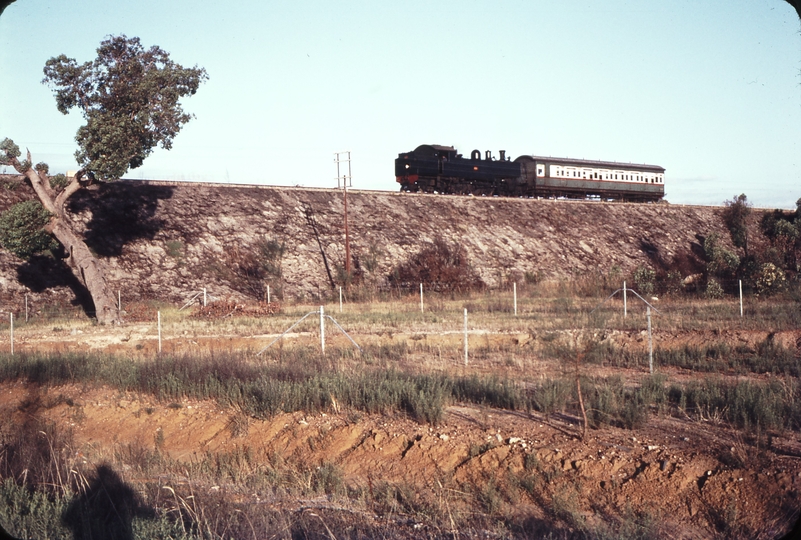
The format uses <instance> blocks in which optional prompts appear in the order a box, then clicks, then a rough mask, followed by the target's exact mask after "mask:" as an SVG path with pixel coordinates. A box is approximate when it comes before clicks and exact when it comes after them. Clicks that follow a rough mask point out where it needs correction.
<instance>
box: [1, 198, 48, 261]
mask: <svg viewBox="0 0 801 540" xmlns="http://www.w3.org/2000/svg"><path fill="white" fill-rule="evenodd" d="M51 216H52V214H51V213H50V212H48V211H47V210H45V208H44V207H43V206H42V204H41V203H40V202H39V201H25V202H21V203H18V204H15V205H14V206H12V207H11V208H9V209H8V210H6V211H5V212H3V213H2V214H0V245H2V246H3V247H4V248H5V249H7V250H9V251H10V252H12V253H13V254H15V255H16V256H17V257H20V258H21V259H29V258H30V257H32V256H33V255H35V254H37V253H41V252H42V251H47V250H49V249H55V248H56V247H57V246H58V244H57V243H56V241H55V240H54V239H53V237H52V236H50V234H48V233H47V232H45V231H44V230H43V228H44V226H45V225H47V224H48V222H49V221H50V217H51Z"/></svg>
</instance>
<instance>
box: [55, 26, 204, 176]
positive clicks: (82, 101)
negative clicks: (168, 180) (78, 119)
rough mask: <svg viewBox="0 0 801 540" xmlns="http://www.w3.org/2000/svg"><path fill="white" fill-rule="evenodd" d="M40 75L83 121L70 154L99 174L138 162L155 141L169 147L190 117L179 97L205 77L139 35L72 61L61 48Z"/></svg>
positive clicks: (64, 107)
mask: <svg viewBox="0 0 801 540" xmlns="http://www.w3.org/2000/svg"><path fill="white" fill-rule="evenodd" d="M44 74H45V77H44V80H43V82H44V83H46V84H48V85H49V86H50V87H51V88H53V92H54V94H55V98H56V105H57V107H58V110H59V111H60V112H62V113H63V114H68V113H69V111H70V110H71V109H73V108H78V109H79V110H80V111H81V113H82V114H83V116H84V118H85V119H86V125H84V126H82V127H80V128H79V129H78V134H77V136H76V141H77V142H78V147H79V149H78V151H77V152H76V153H75V157H76V159H77V160H78V163H79V165H80V166H81V167H82V168H83V169H85V170H86V171H87V172H91V173H93V174H95V175H96V176H97V177H99V178H101V179H115V178H120V177H121V176H122V175H123V174H125V173H126V172H127V171H128V169H135V168H137V167H139V166H140V165H142V162H143V161H144V160H145V158H147V156H149V155H150V154H151V152H152V151H153V149H154V148H155V147H156V146H158V145H160V146H161V147H162V148H164V149H167V150H169V149H170V148H171V147H172V142H173V139H174V138H175V136H176V135H177V134H178V132H179V131H180V130H181V128H182V127H183V125H184V124H186V123H187V122H188V121H189V120H190V119H191V118H192V115H190V114H187V113H185V112H184V111H183V109H182V108H181V105H180V103H179V100H180V98H182V97H184V96H191V95H194V94H195V92H196V91H197V89H198V87H199V86H200V83H202V82H204V81H205V80H206V79H208V75H207V74H206V71H205V70H204V69H202V68H198V67H193V68H184V67H183V66H181V65H179V64H176V63H175V62H173V61H172V60H170V57H169V54H168V53H167V52H165V51H163V50H162V49H160V48H158V47H155V46H154V47H151V48H149V49H145V48H144V47H143V46H142V45H141V43H140V41H139V38H136V37H134V38H130V39H129V38H127V37H126V36H124V35H122V36H110V37H109V38H107V39H106V40H104V41H102V42H101V43H100V47H99V48H98V49H97V58H96V59H95V60H94V61H92V62H86V63H83V64H78V63H77V62H76V60H75V59H73V58H68V57H66V56H65V55H63V54H62V55H60V56H58V57H55V58H51V59H50V60H48V61H47V63H46V64H45V68H44Z"/></svg>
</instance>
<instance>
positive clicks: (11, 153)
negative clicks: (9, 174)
mask: <svg viewBox="0 0 801 540" xmlns="http://www.w3.org/2000/svg"><path fill="white" fill-rule="evenodd" d="M21 155H22V152H20V149H19V146H17V145H16V144H15V143H14V141H12V140H11V139H9V138H8V137H6V138H5V139H3V142H0V165H12V166H14V161H15V160H16V159H17V158H19V157H20V156H21ZM30 168H31V162H30V161H28V160H27V159H25V160H23V161H21V162H20V164H19V166H18V167H16V169H17V172H19V173H20V174H24V173H25V171H27V170H28V169H30Z"/></svg>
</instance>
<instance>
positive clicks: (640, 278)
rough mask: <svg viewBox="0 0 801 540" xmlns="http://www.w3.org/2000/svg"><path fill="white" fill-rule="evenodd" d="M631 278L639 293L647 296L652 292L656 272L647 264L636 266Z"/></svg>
mask: <svg viewBox="0 0 801 540" xmlns="http://www.w3.org/2000/svg"><path fill="white" fill-rule="evenodd" d="M632 280H633V281H634V285H635V286H636V287H637V290H638V291H639V292H640V293H641V294H644V295H649V296H650V295H652V294H654V284H655V282H656V272H655V271H654V270H653V269H652V268H649V267H647V266H638V267H637V269H636V270H634V275H633V276H632Z"/></svg>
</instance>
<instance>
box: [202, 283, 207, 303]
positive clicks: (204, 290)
mask: <svg viewBox="0 0 801 540" xmlns="http://www.w3.org/2000/svg"><path fill="white" fill-rule="evenodd" d="M206 303H207V302H206V287H203V307H206Z"/></svg>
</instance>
